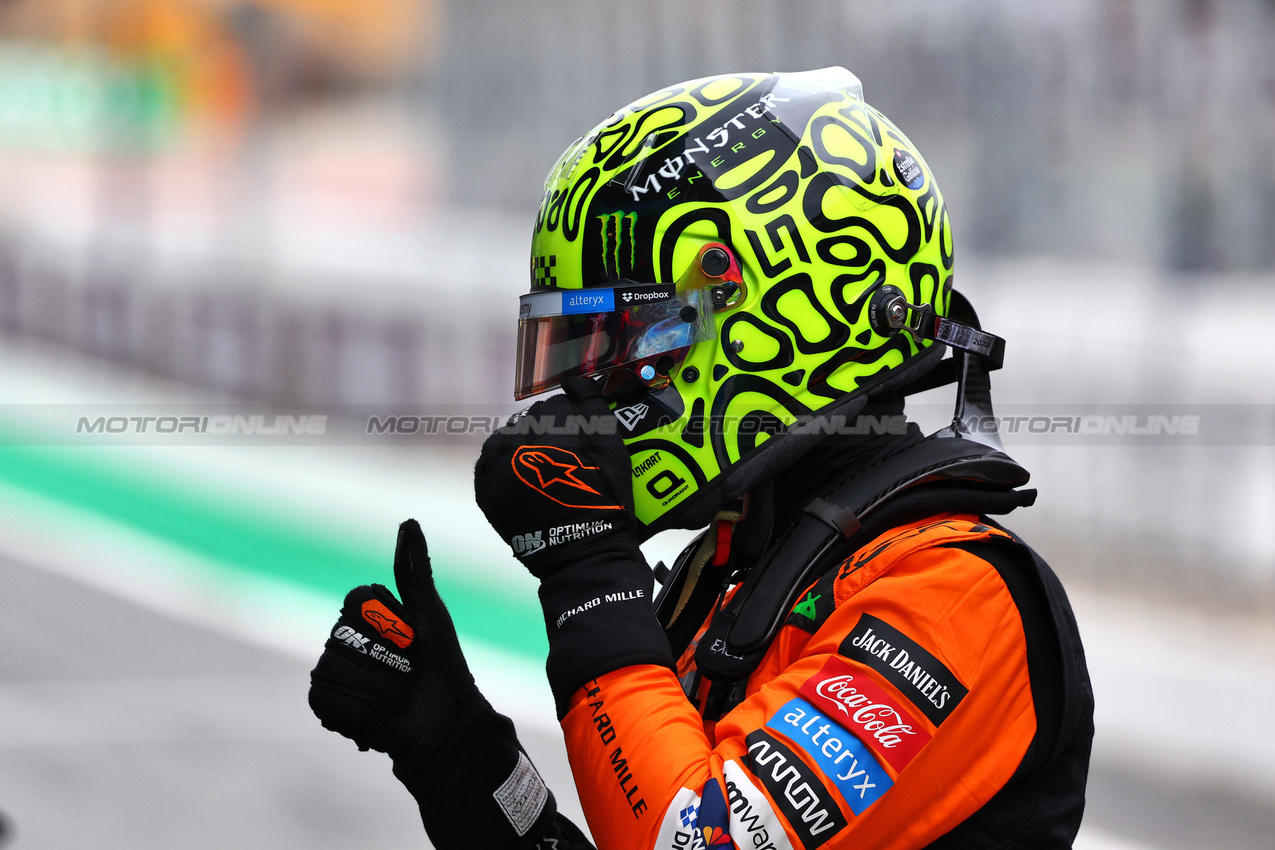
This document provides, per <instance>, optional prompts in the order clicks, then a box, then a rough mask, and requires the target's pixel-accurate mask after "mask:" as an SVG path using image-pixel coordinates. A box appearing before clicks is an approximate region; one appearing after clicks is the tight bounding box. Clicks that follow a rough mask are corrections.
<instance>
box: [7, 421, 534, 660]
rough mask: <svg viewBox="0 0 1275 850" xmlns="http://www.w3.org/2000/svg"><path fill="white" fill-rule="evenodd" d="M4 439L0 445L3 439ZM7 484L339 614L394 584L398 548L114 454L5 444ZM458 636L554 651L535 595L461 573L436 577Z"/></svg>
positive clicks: (524, 651)
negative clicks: (303, 594) (314, 599)
mask: <svg viewBox="0 0 1275 850" xmlns="http://www.w3.org/2000/svg"><path fill="white" fill-rule="evenodd" d="M3 436H4V435H3V434H0V439H2V438H3ZM0 481H4V482H5V483H7V484H9V485H12V486H15V487H18V488H21V489H23V490H27V491H30V492H32V493H35V494H38V495H40V496H43V497H45V498H47V499H51V500H55V501H57V502H60V503H63V504H66V505H69V506H73V507H76V508H79V509H82V510H86V511H90V512H92V513H94V514H96V515H98V516H101V517H103V518H105V519H108V520H111V521H113V522H115V523H119V524H122V525H125V526H128V527H129V528H131V529H132V530H134V531H137V532H141V533H143V534H146V535H148V536H150V537H152V538H155V539H158V540H160V541H162V542H164V543H167V544H169V545H172V546H176V547H180V548H181V549H183V550H186V551H188V552H190V553H192V554H194V555H197V556H199V557H200V558H202V559H204V560H205V561H208V562H212V563H213V564H215V565H216V567H217V569H219V570H221V569H224V570H226V571H228V572H227V575H228V576H229V575H232V574H233V573H236V572H237V573H240V574H248V575H251V576H257V577H264V578H269V579H274V580H281V581H283V582H286V583H289V584H291V585H294V586H297V587H299V588H305V589H307V590H310V591H317V592H319V593H322V594H324V595H327V596H330V597H331V598H332V599H333V602H334V605H333V614H334V617H335V610H336V607H337V606H338V605H339V601H340V599H341V598H342V597H343V596H344V594H345V592H346V591H347V590H349V589H350V587H352V586H354V585H356V584H362V583H367V582H372V581H379V582H381V583H384V584H386V585H389V586H390V587H393V585H394V579H393V575H392V561H393V543H392V541H387V543H386V545H385V546H384V548H381V547H372V546H369V545H368V544H366V543H363V542H360V541H357V540H353V539H351V538H350V537H346V536H342V535H341V534H340V532H339V530H336V529H332V528H324V527H311V526H310V525H307V524H305V523H304V522H302V521H299V520H298V519H297V518H296V517H289V516H287V515H286V514H283V513H280V512H277V511H273V510H271V509H270V507H269V506H268V498H266V497H263V498H262V500H261V501H263V502H266V503H267V504H266V505H256V504H244V503H242V500H239V501H231V500H230V499H229V498H227V497H226V496H225V495H223V494H217V493H214V492H201V490H200V488H199V482H197V481H190V480H163V479H162V478H160V477H159V476H157V475H155V474H154V472H153V471H150V472H147V471H142V470H138V469H133V468H131V467H129V466H128V465H126V464H123V463H120V462H116V461H114V460H113V459H112V458H110V452H109V450H105V451H100V452H94V453H93V454H91V455H88V454H86V453H85V451H84V450H83V449H69V448H66V447H60V446H31V445H13V444H10V445H0ZM435 578H436V582H437V585H438V589H439V593H440V594H441V595H442V596H443V598H444V599H445V600H446V601H447V604H448V607H449V609H450V610H451V612H452V617H453V619H454V620H455V623H456V628H457V630H458V631H459V632H460V633H462V634H464V635H468V636H471V637H474V638H478V639H480V640H482V641H483V642H485V643H487V644H489V645H491V646H493V647H496V648H499V649H502V650H505V651H508V652H511V653H515V654H516V655H518V656H520V657H522V658H524V659H527V660H534V661H536V662H538V663H539V662H541V661H542V660H543V659H544V657H545V654H546V653H547V644H546V641H545V637H544V621H543V619H542V617H541V614H540V610H539V606H538V605H537V604H536V602H535V600H534V598H524V597H522V596H515V595H514V594H512V593H510V592H509V591H508V590H506V589H505V588H501V587H498V586H496V587H487V586H484V585H483V584H480V583H478V581H477V580H476V579H471V580H466V576H465V575H458V574H456V572H454V571H449V572H447V573H436V575H435Z"/></svg>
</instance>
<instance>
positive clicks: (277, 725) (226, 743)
mask: <svg viewBox="0 0 1275 850" xmlns="http://www.w3.org/2000/svg"><path fill="white" fill-rule="evenodd" d="M334 615H335V612H334ZM0 646H3V649H2V650H0V812H3V813H4V817H5V819H7V820H8V821H9V822H10V824H11V826H12V833H13V836H12V842H11V844H8V845H6V850H8V848H13V850H17V848H39V850H63V849H64V848H65V850H82V849H83V848H86V847H93V848H97V850H113V848H120V850H124V848H128V850H137V848H218V850H225V848H270V850H286V849H287V848H311V850H321V848H349V847H351V846H363V847H375V848H377V850H391V848H408V847H429V846H430V845H429V842H428V841H427V840H426V838H425V835H424V831H423V829H422V827H421V824H420V820H419V816H418V814H417V812H416V808H415V804H414V802H413V800H412V798H411V797H410V796H409V795H408V794H407V792H406V791H405V790H404V789H403V788H402V786H401V785H399V784H398V781H397V780H396V779H394V777H393V775H392V774H391V773H390V764H389V760H388V759H387V758H386V757H385V756H383V755H381V754H379V753H360V752H359V751H358V750H357V749H356V747H355V746H354V745H353V744H352V743H350V742H349V741H346V740H344V739H343V738H340V737H339V736H337V735H334V734H331V733H329V732H326V731H325V730H323V729H322V728H321V727H320V726H319V724H318V722H317V721H316V720H315V718H314V716H313V715H312V714H311V713H310V710H309V707H308V706H307V705H306V690H307V688H308V685H309V666H310V665H309V664H307V663H305V662H304V661H301V660H299V659H296V658H293V657H290V656H286V655H282V654H279V653H276V652H273V651H269V650H264V649H262V648H259V647H257V646H252V645H249V644H246V643H244V642H241V641H239V640H236V639H234V638H231V637H227V636H224V635H222V634H218V633H214V632H211V631H208V630H206V629H203V628H199V627H195V626H191V625H188V624H186V623H182V622H178V621H176V620H173V619H170V618H169V617H167V616H164V615H162V614H158V613H155V612H153V611H151V610H148V609H146V608H143V607H140V606H138V605H136V604H134V603H132V602H128V601H124V600H121V599H119V598H116V597H114V596H111V595H108V594H105V593H102V592H100V591H98V590H94V589H91V588H89V587H86V586H84V585H82V584H79V583H77V582H75V581H72V580H69V579H66V578H63V577H60V576H57V575H52V574H50V573H47V572H44V571H41V570H37V569H35V568H32V567H29V566H24V565H22V564H18V563H15V562H13V561H11V560H3V559H0ZM317 649H318V648H316V655H317ZM520 731H521V733H522V738H523V743H524V746H525V747H526V748H527V749H528V751H529V752H530V754H531V756H532V758H533V760H534V761H535V762H536V764H537V766H538V767H539V768H540V769H541V772H542V773H543V774H544V776H545V779H546V781H547V782H548V783H549V784H550V785H551V786H552V787H559V788H560V787H567V788H570V787H571V786H570V781H571V780H570V776H569V773H568V772H567V768H566V763H565V754H564V753H563V751H562V745H561V742H560V741H559V740H555V739H552V738H550V737H548V736H547V735H545V734H544V732H539V733H538V732H537V731H536V730H534V729H531V730H520Z"/></svg>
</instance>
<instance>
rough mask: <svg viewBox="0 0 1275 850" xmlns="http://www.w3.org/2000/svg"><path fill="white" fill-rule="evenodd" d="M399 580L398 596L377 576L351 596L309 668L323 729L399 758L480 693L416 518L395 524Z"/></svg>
mask: <svg viewBox="0 0 1275 850" xmlns="http://www.w3.org/2000/svg"><path fill="white" fill-rule="evenodd" d="M394 583H395V584H396V585H397V586H398V592H399V596H401V597H402V599H403V603H402V604H400V603H399V601H398V599H395V598H394V595H393V594H392V593H390V591H389V590H387V589H386V588H385V587H384V586H383V585H379V584H370V585H368V584H365V585H361V586H359V587H356V588H354V589H353V590H351V591H350V592H349V593H348V594H346V597H345V604H344V605H343V606H342V608H341V616H340V618H339V619H338V620H337V621H336V625H335V626H334V627H333V628H332V633H331V636H330V637H329V638H328V641H327V643H326V644H325V645H324V647H323V655H322V656H320V658H319V663H318V664H317V665H316V666H315V668H314V670H313V671H312V672H311V673H310V707H311V708H312V709H313V710H314V713H315V714H316V715H317V716H318V718H319V721H320V722H321V723H322V724H323V725H324V726H325V727H327V728H328V729H331V730H333V731H334V732H339V733H341V734H342V735H344V736H345V737H347V738H350V739H351V740H353V741H354V742H355V743H356V744H358V745H359V748H360V749H364V750H366V749H369V748H370V749H374V750H380V751H381V752H384V753H389V754H390V756H392V757H395V758H397V757H400V756H405V755H409V754H411V753H412V752H413V751H415V750H419V749H422V748H428V747H429V746H430V745H432V744H434V743H436V742H437V740H438V739H439V737H440V736H442V735H444V734H446V731H447V728H448V727H449V726H450V725H451V724H452V723H453V722H454V721H455V718H456V712H457V710H458V708H459V706H460V705H461V704H462V703H465V702H473V701H474V700H475V699H477V700H482V695H481V694H479V693H478V690H477V688H475V687H474V677H473V676H472V675H470V672H469V668H468V666H466V664H465V658H464V655H463V654H462V653H461V650H460V644H459V643H458V641H457V639H456V630H455V628H454V627H453V626H452V619H451V616H450V615H449V614H448V613H447V608H446V606H444V605H443V601H442V600H441V599H439V597H438V592H437V591H436V590H435V589H434V577H433V572H432V570H431V568H430V562H429V555H428V553H427V551H426V546H425V535H424V534H423V533H422V532H421V527H420V525H418V524H417V522H416V521H415V520H408V521H407V522H405V523H403V524H402V526H400V527H399V532H398V545H397V547H396V549H395V552H394ZM483 702H484V703H485V700H483Z"/></svg>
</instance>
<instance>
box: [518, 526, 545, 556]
mask: <svg viewBox="0 0 1275 850" xmlns="http://www.w3.org/2000/svg"><path fill="white" fill-rule="evenodd" d="M543 535H544V532H543V531H529V532H527V533H526V534H515V535H514V536H513V537H511V538H509V545H510V546H511V547H513V550H514V554H515V555H530V554H531V553H532V552H539V551H540V550H541V549H543V548H545V546H547V545H548V544H547V543H545V541H544V539H543Z"/></svg>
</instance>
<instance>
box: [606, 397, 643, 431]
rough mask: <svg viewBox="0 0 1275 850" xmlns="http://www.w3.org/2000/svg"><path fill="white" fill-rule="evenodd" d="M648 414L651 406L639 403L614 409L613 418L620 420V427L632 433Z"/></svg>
mask: <svg viewBox="0 0 1275 850" xmlns="http://www.w3.org/2000/svg"><path fill="white" fill-rule="evenodd" d="M650 412H651V406H650V405H649V404H646V403H645V402H641V401H639V402H638V403H637V404H631V405H629V406H628V407H617V408H616V409H615V418H616V419H619V420H620V424H621V425H623V426H624V427H625V428H627V429H629V430H630V431H632V430H633V429H634V428H636V427H637V424H638V423H639V422H641V421H642V420H643V419H645V418H646V414H648V413H650Z"/></svg>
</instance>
